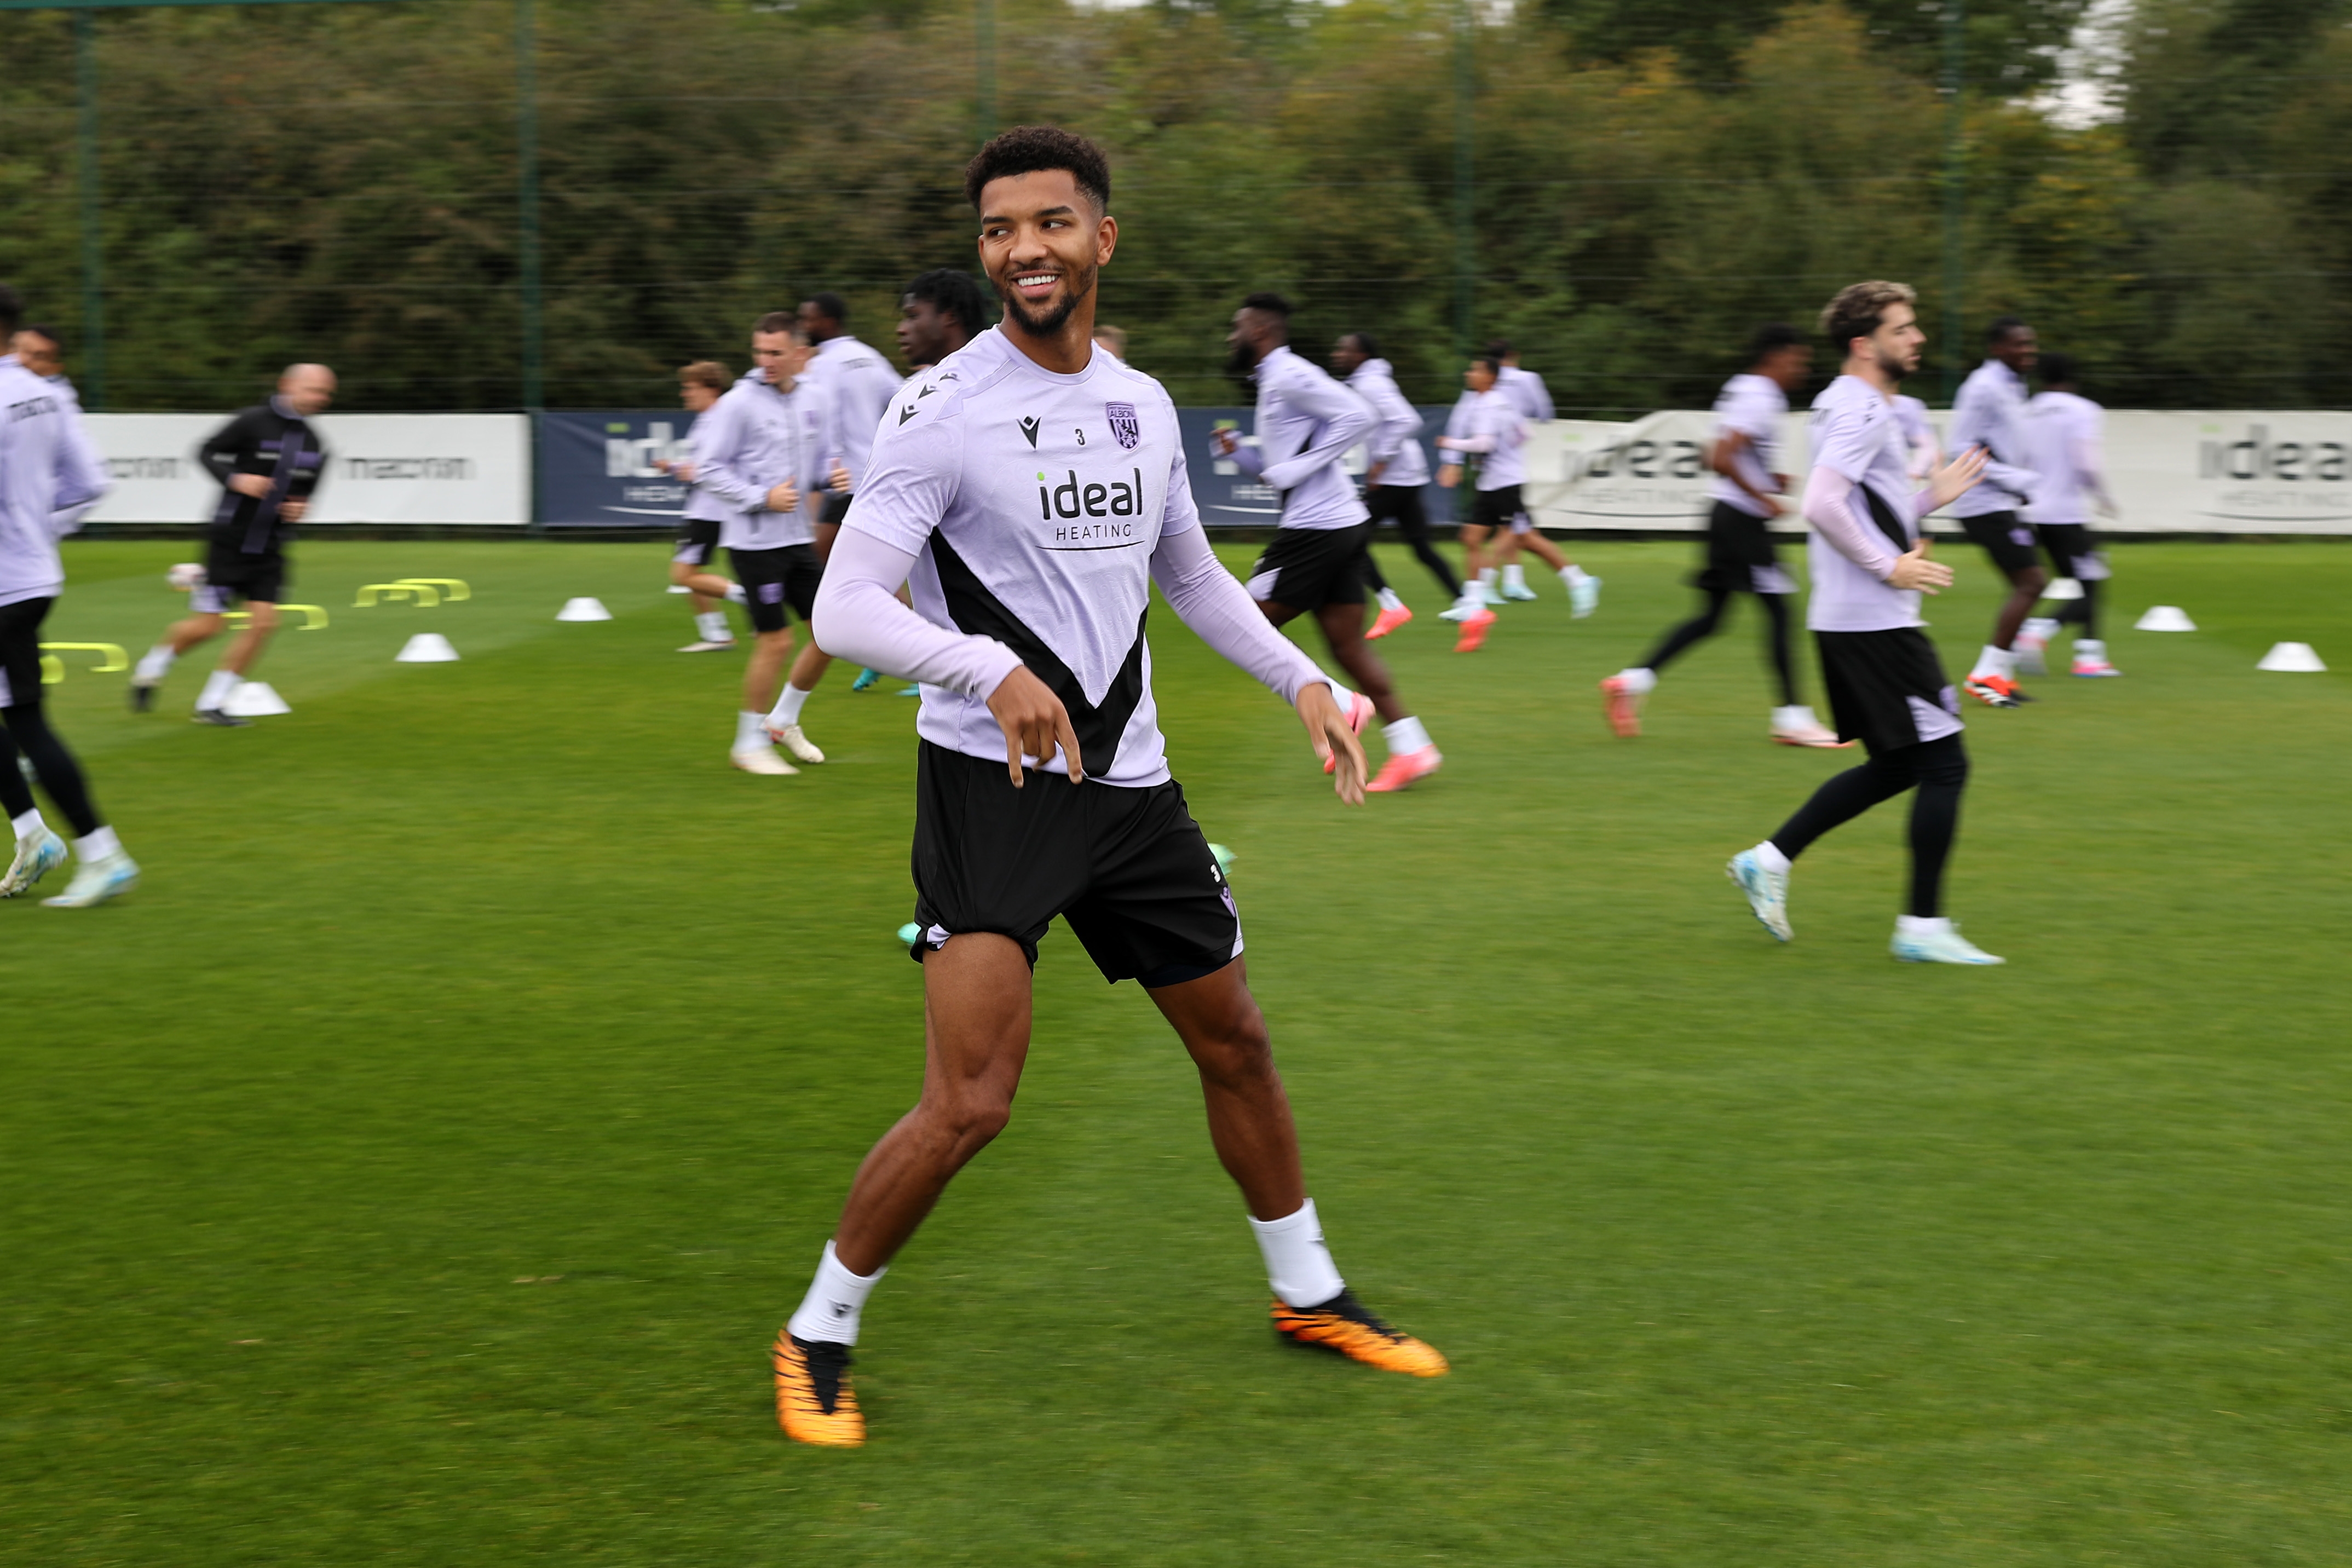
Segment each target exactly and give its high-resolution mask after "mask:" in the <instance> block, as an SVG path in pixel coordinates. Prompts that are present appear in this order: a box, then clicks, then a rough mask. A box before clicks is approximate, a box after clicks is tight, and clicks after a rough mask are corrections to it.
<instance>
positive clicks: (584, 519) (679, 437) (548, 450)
mask: <svg viewBox="0 0 2352 1568" xmlns="http://www.w3.org/2000/svg"><path fill="white" fill-rule="evenodd" d="M1421 412H1422V414H1423V425H1422V437H1421V444H1422V447H1423V450H1424V451H1425V452H1427V454H1428V456H1429V466H1430V471H1431V472H1433V473H1434V472H1435V471H1436V469H1437V449H1436V448H1435V447H1433V446H1431V445H1430V443H1431V442H1432V440H1433V439H1434V438H1435V437H1437V436H1438V435H1439V434H1441V433H1442V432H1443V431H1444V428H1445V416H1446V414H1447V413H1448V412H1449V410H1448V409H1447V408H1446V407H1445V406H1444V405H1431V406H1427V407H1423V409H1422V410H1421ZM1176 416H1177V420H1178V423H1179V426H1180V427H1181V429H1182V431H1183V437H1184V465H1185V468H1186V469H1187V470H1188V471H1189V472H1190V473H1191V475H1192V500H1193V502H1194V504H1195V505H1197V506H1199V508H1200V509H1201V521H1202V522H1204V523H1206V524H1208V525H1209V526H1210V527H1211V528H1272V527H1275V526H1276V524H1277V523H1278V522H1279V521H1280V520H1281V515H1282V508H1281V501H1280V498H1279V497H1277V496H1276V494H1275V493H1274V491H1273V490H1271V489H1268V488H1266V487H1265V486H1264V485H1262V484H1259V483H1258V482H1257V481H1256V480H1255V479H1251V478H1250V476H1249V475H1247V474H1245V473H1244V472H1242V470H1241V468H1240V465H1238V464H1236V463H1234V462H1233V461H1232V460H1231V459H1230V458H1219V457H1217V456H1216V454H1215V453H1214V452H1213V451H1212V450H1211V449H1210V446H1209V438H1210V435H1211V433H1212V432H1213V431H1214V430H1215V429H1217V428H1218V426H1228V427H1230V428H1234V429H1237V430H1240V431H1243V432H1244V434H1246V433H1247V432H1248V431H1249V430H1250V429H1251V427H1252V426H1253V425H1254V424H1255V416H1254V415H1253V413H1252V411H1251V410H1250V409H1249V408H1247V407H1234V408H1180V409H1178V410H1177V411H1176ZM693 423H694V416H692V415H690V414H688V413H685V412H683V411H681V410H678V409H664V410H648V409H644V408H612V409H603V410H593V411H590V412H586V413H582V412H578V411H572V412H567V413H561V414H542V415H541V416H539V419H538V431H537V434H536V437H535V439H536V446H537V456H538V462H539V521H541V522H543V523H545V524H547V525H549V526H550V527H553V528H667V527H668V526H669V525H670V524H672V523H674V522H676V521H677V520H678V518H679V517H680V516H682V515H683V511H684V508H685V504H686V489H687V487H686V486H684V485H683V484H680V483H679V482H678V481H677V480H676V479H671V478H670V477H669V476H668V475H667V474H666V473H664V472H663V471H662V469H661V468H660V466H659V465H661V464H663V463H665V462H674V461H677V459H678V458H683V457H685V456H686V433H687V430H688V427H689V426H691V425H692V424H693ZM1350 456H1351V457H1352V458H1356V459H1357V460H1356V461H1354V462H1352V463H1351V464H1350V465H1349V466H1350V468H1354V469H1355V470H1356V471H1358V472H1360V471H1362V463H1361V460H1360V459H1361V457H1362V453H1361V451H1360V450H1359V451H1358V452H1356V453H1353V454H1351V455H1350ZM1453 497H1454V491H1452V490H1444V489H1439V488H1438V487H1437V486H1435V485H1431V486H1430V487H1429V488H1428V489H1426V490H1425V491H1423V500H1422V504H1423V507H1424V508H1425V509H1426V510H1427V511H1428V513H1429V521H1432V522H1441V523H1442V522H1447V521H1451V520H1452V518H1453V505H1452V503H1453Z"/></svg>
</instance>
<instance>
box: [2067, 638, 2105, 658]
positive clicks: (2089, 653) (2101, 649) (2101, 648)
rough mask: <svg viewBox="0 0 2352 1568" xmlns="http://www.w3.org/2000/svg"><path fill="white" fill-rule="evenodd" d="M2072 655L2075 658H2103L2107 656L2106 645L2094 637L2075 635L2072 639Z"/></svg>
mask: <svg viewBox="0 0 2352 1568" xmlns="http://www.w3.org/2000/svg"><path fill="white" fill-rule="evenodd" d="M2074 657H2075V658H2106V657H2107V645H2106V644H2105V643H2103V642H2101V641H2100V640H2099V639H2098V638H2096V637H2076V638H2075V639H2074Z"/></svg>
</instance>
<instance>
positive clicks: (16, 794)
mask: <svg viewBox="0 0 2352 1568" xmlns="http://www.w3.org/2000/svg"><path fill="white" fill-rule="evenodd" d="M56 602H57V601H56V600H54V599H20V600H18V601H17V602H16V604H13V605H0V672H5V674H6V675H7V677H8V706H7V708H6V709H5V710H0V721H5V729H0V810H5V811H6V812H7V814H8V815H9V816H12V817H14V816H24V815H25V813H26V812H28V811H30V810H32V809H33V791H32V786H31V785H29V784H26V782H25V774H24V770H22V769H21V768H19V767H18V766H17V765H16V755H17V753H18V752H19V751H21V752H23V753H24V754H25V755H26V756H27V757H30V758H31V759H32V760H33V771H34V772H35V773H38V774H39V775H40V778H41V787H42V788H43V789H45V790H47V791H48V792H49V798H50V799H51V800H53V801H55V802H57V803H58V810H59V811H62V812H64V813H65V814H66V820H67V821H68V822H69V823H71V824H73V830H74V837H77V838H79V837H81V836H82V835H84V834H86V833H95V832H97V831H98V830H99V828H100V826H102V824H101V823H100V821H99V816H98V811H97V808H96V807H94V806H92V805H90V804H89V788H88V787H87V786H85V785H84V784H83V783H82V779H81V769H80V768H79V766H77V765H76V764H75V763H74V759H73V753H72V752H68V751H67V750H66V743H65V742H63V741H60V740H58V732H57V731H55V730H52V729H50V728H49V721H48V718H47V715H45V714H44V713H43V712H42V711H41V623H42V622H43V621H45V620H47V618H48V615H49V606H50V605H53V604H55V603H56Z"/></svg>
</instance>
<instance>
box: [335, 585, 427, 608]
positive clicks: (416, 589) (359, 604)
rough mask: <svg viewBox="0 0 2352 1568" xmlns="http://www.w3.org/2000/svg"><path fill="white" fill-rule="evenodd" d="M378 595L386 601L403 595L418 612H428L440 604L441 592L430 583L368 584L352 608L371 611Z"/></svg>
mask: <svg viewBox="0 0 2352 1568" xmlns="http://www.w3.org/2000/svg"><path fill="white" fill-rule="evenodd" d="M379 595H381V596H383V598H386V599H397V598H400V597H402V596H404V595H405V596H406V597H407V598H409V599H411V600H413V601H415V605H416V607H417V608H418V609H420V610H429V609H431V608H432V607H433V606H434V605H437V604H439V603H440V602H441V590H440V589H438V588H436V587H435V586H433V584H430V583H370V584H368V585H367V586H366V587H364V588H362V589H361V590H360V596H359V597H358V598H356V599H353V600H352V608H354V609H360V610H367V609H373V608H374V607H375V602H376V599H377V597H378V596H379Z"/></svg>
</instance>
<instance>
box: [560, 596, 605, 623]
mask: <svg viewBox="0 0 2352 1568" xmlns="http://www.w3.org/2000/svg"><path fill="white" fill-rule="evenodd" d="M555 618H556V619H557V620H559V621H609V620H611V619H612V618H613V612H612V611H610V610H608V609H606V608H605V607H604V600H602V599H566V600H564V601H563V608H562V609H560V610H558V611H556V612H555Z"/></svg>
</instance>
